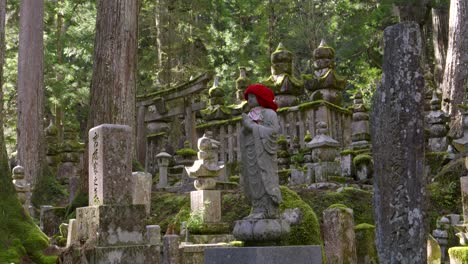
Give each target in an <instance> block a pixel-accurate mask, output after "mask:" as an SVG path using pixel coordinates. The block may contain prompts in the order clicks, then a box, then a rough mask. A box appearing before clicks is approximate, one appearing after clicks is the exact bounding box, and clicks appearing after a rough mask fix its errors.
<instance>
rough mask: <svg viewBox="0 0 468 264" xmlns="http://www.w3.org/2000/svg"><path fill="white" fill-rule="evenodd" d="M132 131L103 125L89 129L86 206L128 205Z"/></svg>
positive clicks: (130, 198) (130, 186) (129, 201)
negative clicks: (87, 198) (87, 194)
mask: <svg viewBox="0 0 468 264" xmlns="http://www.w3.org/2000/svg"><path fill="white" fill-rule="evenodd" d="M131 176H132V129H131V128H130V127H129V126H124V125H111V124H103V125H100V126H97V127H94V128H92V129H90V130H89V205H102V204H119V205H124V204H131V203H132V184H131Z"/></svg>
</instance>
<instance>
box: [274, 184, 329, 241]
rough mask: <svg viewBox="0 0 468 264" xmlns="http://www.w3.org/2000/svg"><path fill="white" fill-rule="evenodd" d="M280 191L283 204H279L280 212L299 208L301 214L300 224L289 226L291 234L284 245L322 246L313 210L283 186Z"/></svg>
mask: <svg viewBox="0 0 468 264" xmlns="http://www.w3.org/2000/svg"><path fill="white" fill-rule="evenodd" d="M280 189H281V195H282V196H283V203H281V204H280V209H281V211H284V209H286V208H299V209H301V211H302V213H303V218H302V223H301V224H300V225H298V226H291V233H290V235H289V238H288V241H287V242H286V244H287V245H321V246H323V240H322V236H321V233H320V224H319V221H318V219H317V216H316V215H315V213H314V210H313V209H312V208H311V207H310V206H309V205H308V204H307V203H306V202H304V201H303V200H302V199H301V197H300V196H299V195H298V194H297V193H295V192H294V191H292V190H291V189H289V188H287V187H285V186H280Z"/></svg>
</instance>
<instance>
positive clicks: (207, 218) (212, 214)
mask: <svg viewBox="0 0 468 264" xmlns="http://www.w3.org/2000/svg"><path fill="white" fill-rule="evenodd" d="M190 208H191V211H192V212H199V213H200V214H201V218H202V219H203V221H204V222H205V223H219V222H220V221H221V191H216V190H200V191H193V192H190Z"/></svg>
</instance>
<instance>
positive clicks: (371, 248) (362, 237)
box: [354, 223, 379, 263]
mask: <svg viewBox="0 0 468 264" xmlns="http://www.w3.org/2000/svg"><path fill="white" fill-rule="evenodd" d="M354 233H355V234H356V252H357V263H379V257H378V254H377V249H376V246H375V226H373V225H371V224H367V223H362V224H359V225H357V226H355V227H354Z"/></svg>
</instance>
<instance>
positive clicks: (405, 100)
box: [371, 22, 428, 264]
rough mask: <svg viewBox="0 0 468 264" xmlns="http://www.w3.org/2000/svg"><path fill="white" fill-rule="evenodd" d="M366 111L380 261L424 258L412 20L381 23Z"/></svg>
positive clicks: (420, 104) (418, 80)
mask: <svg viewBox="0 0 468 264" xmlns="http://www.w3.org/2000/svg"><path fill="white" fill-rule="evenodd" d="M384 44H385V48H384V61H383V74H382V81H381V84H380V86H379V87H378V88H377V91H376V93H375V95H374V98H373V106H372V111H373V112H372V115H371V128H372V130H371V132H372V133H371V134H372V136H373V138H372V155H373V158H374V206H375V207H374V210H375V222H376V233H377V250H378V253H379V257H380V261H381V263H384V264H385V263H403V264H404V263H426V261H427V248H426V243H427V233H428V232H427V228H426V225H425V219H424V218H425V202H426V179H425V175H424V78H423V74H422V70H421V68H420V59H421V34H420V29H419V25H418V24H417V23H415V22H407V23H400V24H397V25H394V26H391V27H388V28H386V29H385V32H384Z"/></svg>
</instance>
